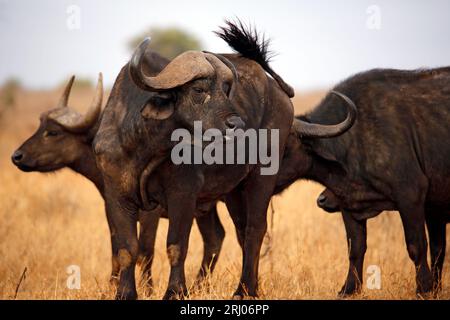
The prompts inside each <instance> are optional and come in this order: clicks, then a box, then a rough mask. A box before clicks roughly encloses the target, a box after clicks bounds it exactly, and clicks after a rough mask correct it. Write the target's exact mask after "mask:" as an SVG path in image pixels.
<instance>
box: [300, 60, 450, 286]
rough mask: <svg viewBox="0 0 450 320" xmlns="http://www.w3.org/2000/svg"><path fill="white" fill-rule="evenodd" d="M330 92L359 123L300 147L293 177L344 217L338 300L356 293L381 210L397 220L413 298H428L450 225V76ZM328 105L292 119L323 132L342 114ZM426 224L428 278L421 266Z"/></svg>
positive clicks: (366, 76)
mask: <svg viewBox="0 0 450 320" xmlns="http://www.w3.org/2000/svg"><path fill="white" fill-rule="evenodd" d="M334 90H337V91H339V92H342V93H344V94H345V95H347V96H348V97H349V98H350V99H352V100H353V101H354V102H355V104H356V105H357V106H358V118H357V120H356V122H355V124H354V126H353V127H352V128H351V129H350V130H348V132H346V133H345V134H343V135H341V136H339V137H337V138H335V139H312V140H310V139H300V140H301V149H302V153H303V156H302V157H303V159H299V161H298V163H299V165H298V170H297V172H296V173H295V174H296V175H297V176H298V177H299V178H307V179H311V180H314V181H317V182H319V183H321V184H323V185H325V186H326V187H327V189H328V190H329V192H331V193H328V194H329V195H330V194H331V195H332V197H334V198H333V199H331V201H330V199H328V201H327V199H326V198H324V197H321V198H319V199H318V201H319V205H320V206H322V207H324V208H325V209H327V207H329V208H328V209H330V210H333V207H336V203H338V204H339V207H340V209H342V213H343V219H344V223H345V228H346V231H347V240H348V247H349V259H350V266H349V271H348V276H347V280H346V282H345V284H344V286H343V288H342V290H341V291H340V294H341V295H348V294H352V293H355V292H357V291H358V290H359V289H360V288H361V281H362V266H363V259H364V253H365V251H366V220H367V219H368V218H371V217H374V216H376V215H378V214H379V213H380V212H382V211H383V210H398V211H399V212H400V216H401V219H402V223H403V227H404V233H405V240H406V247H407V250H408V254H409V256H410V258H411V259H412V260H413V262H414V264H415V267H416V283H417V293H418V294H424V293H428V292H430V291H431V290H432V289H433V282H434V287H435V288H438V287H439V282H440V276H441V274H440V273H441V269H442V263H443V257H444V255H443V253H444V252H445V223H446V222H448V221H449V219H450V215H449V210H448V209H449V208H450V176H449V175H448V173H449V172H450V147H447V146H446V144H445V141H447V138H449V139H450V125H449V123H450V68H448V67H447V68H437V69H430V70H415V71H404V70H392V69H375V70H371V71H367V72H363V73H360V74H357V75H355V76H353V77H351V78H349V79H347V80H345V81H343V82H342V83H340V84H339V85H337V86H336V87H335V88H334ZM331 99H332V97H330V96H327V97H326V98H325V99H324V100H323V101H322V102H321V103H320V104H319V106H317V107H316V108H315V109H314V110H313V111H312V112H311V113H309V114H307V115H305V116H302V117H298V119H299V120H303V121H309V122H314V123H324V124H329V123H333V122H335V121H337V120H339V119H341V118H342V117H344V108H343V107H339V105H338V104H337V101H333V100H331ZM443 141H444V143H442V142H443ZM302 153H301V152H298V153H296V154H294V157H300V155H301V154H302ZM322 196H325V195H322ZM425 221H426V222H427V225H428V230H429V232H430V243H431V255H432V260H433V274H432V273H431V272H430V268H429V266H428V263H427V239H426V234H425ZM433 279H434V281H433Z"/></svg>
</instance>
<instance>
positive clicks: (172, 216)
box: [163, 195, 195, 300]
mask: <svg viewBox="0 0 450 320" xmlns="http://www.w3.org/2000/svg"><path fill="white" fill-rule="evenodd" d="M180 198H181V199H182V200H181V201H180ZM180 202H181V203H180ZM168 203H169V208H168V217H169V231H168V235H167V256H168V258H169V263H170V276H169V284H168V287H167V290H166V293H165V294H164V297H163V299H164V300H169V299H170V300H172V299H182V298H183V297H184V296H186V295H187V293H188V291H187V287H186V278H185V273H184V262H185V260H186V254H187V249H188V245H189V234H190V232H191V227H192V223H193V221H194V212H195V197H192V195H186V196H184V197H182V196H181V195H178V197H177V198H175V199H173V200H169V201H168Z"/></svg>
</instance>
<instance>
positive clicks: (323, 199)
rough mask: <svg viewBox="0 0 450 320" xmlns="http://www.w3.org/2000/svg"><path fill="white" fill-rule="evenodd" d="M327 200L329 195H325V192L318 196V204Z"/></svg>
mask: <svg viewBox="0 0 450 320" xmlns="http://www.w3.org/2000/svg"><path fill="white" fill-rule="evenodd" d="M325 201H327V197H326V196H325V195H323V194H321V195H320V196H319V198H317V203H318V204H320V205H321V204H324V203H325Z"/></svg>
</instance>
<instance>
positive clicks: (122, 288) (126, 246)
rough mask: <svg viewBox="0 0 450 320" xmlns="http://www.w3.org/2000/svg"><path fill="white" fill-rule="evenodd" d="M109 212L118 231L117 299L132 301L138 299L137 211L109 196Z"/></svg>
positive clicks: (113, 225)
mask: <svg viewBox="0 0 450 320" xmlns="http://www.w3.org/2000/svg"><path fill="white" fill-rule="evenodd" d="M106 199H110V200H109V201H107V202H106V204H107V212H108V214H109V216H110V218H111V224H112V227H113V230H115V231H116V235H115V238H116V241H117V242H116V243H117V248H118V252H117V260H118V264H119V268H120V273H119V285H118V288H117V293H116V299H126V300H132V299H136V298H137V292H136V282H135V276H134V271H135V267H136V260H137V256H138V239H137V234H136V232H137V230H136V229H137V219H136V216H137V214H136V211H137V210H136V211H134V210H130V209H125V208H127V207H131V206H127V203H125V202H124V203H120V202H119V201H118V200H117V199H118V198H116V197H114V196H107V197H106Z"/></svg>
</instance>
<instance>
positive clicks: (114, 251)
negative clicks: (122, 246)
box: [105, 209, 120, 287]
mask: <svg viewBox="0 0 450 320" xmlns="http://www.w3.org/2000/svg"><path fill="white" fill-rule="evenodd" d="M105 211H106V220H107V221H108V227H109V234H110V238H111V262H112V264H111V276H110V278H109V282H110V283H111V284H112V285H113V286H115V287H117V286H118V285H119V273H120V265H119V258H118V252H119V248H118V243H117V237H116V234H117V232H116V231H115V230H114V226H113V223H112V219H111V217H110V215H109V214H108V211H107V210H106V209H105Z"/></svg>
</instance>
